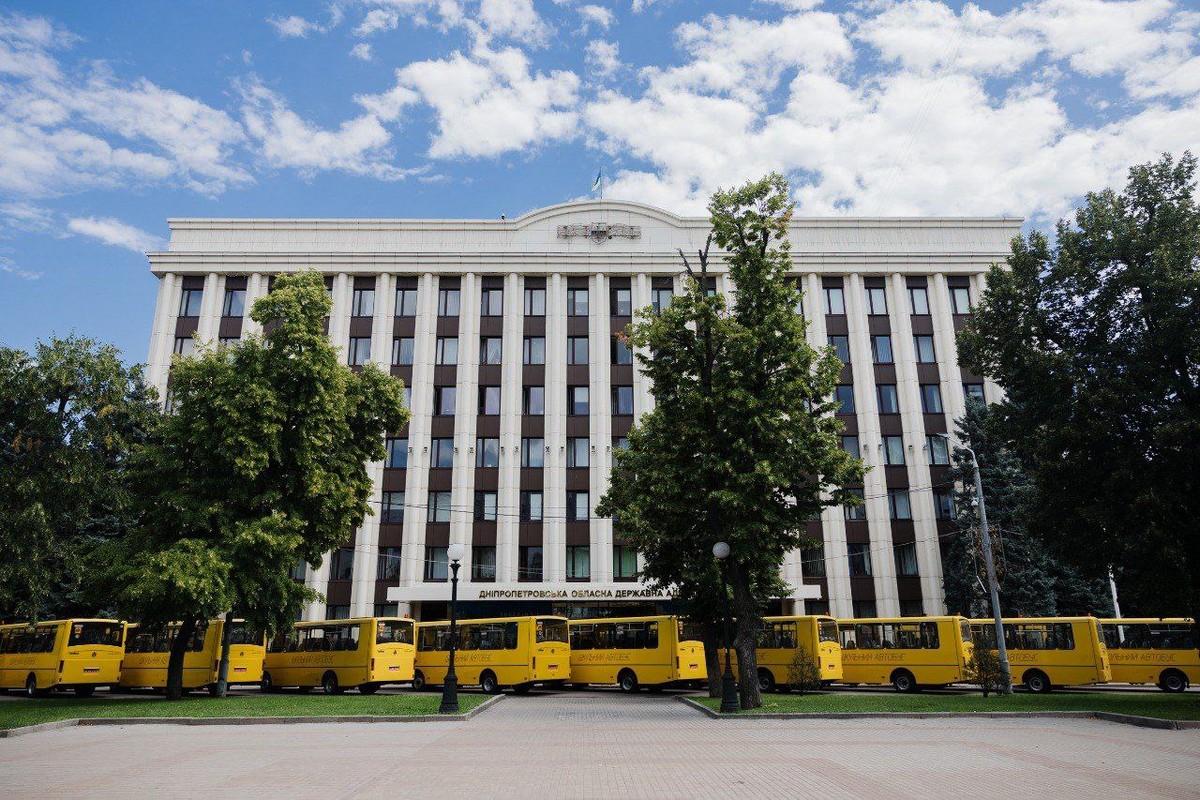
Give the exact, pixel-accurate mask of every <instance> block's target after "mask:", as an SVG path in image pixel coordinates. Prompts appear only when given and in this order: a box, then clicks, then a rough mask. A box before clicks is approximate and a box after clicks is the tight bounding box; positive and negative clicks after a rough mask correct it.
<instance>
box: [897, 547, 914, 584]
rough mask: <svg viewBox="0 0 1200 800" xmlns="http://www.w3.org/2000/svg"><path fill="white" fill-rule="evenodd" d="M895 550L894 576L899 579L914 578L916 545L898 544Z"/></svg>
mask: <svg viewBox="0 0 1200 800" xmlns="http://www.w3.org/2000/svg"><path fill="white" fill-rule="evenodd" d="M895 550H896V574H897V575H898V576H900V577H901V578H915V577H916V576H917V544H916V542H905V543H904V544H898V545H896V547H895Z"/></svg>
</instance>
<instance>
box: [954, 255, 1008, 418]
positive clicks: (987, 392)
mask: <svg viewBox="0 0 1200 800" xmlns="http://www.w3.org/2000/svg"><path fill="white" fill-rule="evenodd" d="M986 289H987V273H985V272H981V273H979V274H978V275H973V276H971V305H972V307H975V306H977V305H979V302H980V301H981V300H983V293H984V291H985V290H986ZM957 358H958V354H957V353H955V359H956V360H957ZM964 399H965V398H964ZM983 399H984V401H985V402H987V403H999V402H1001V401H1002V400H1004V389H1003V388H1001V386H1000V384H998V383H996V382H995V381H994V380H992V379H991V378H989V377H987V376H984V378H983ZM963 408H964V410H965V408H966V406H965V404H964V406H963Z"/></svg>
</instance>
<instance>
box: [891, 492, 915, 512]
mask: <svg viewBox="0 0 1200 800" xmlns="http://www.w3.org/2000/svg"><path fill="white" fill-rule="evenodd" d="M888 517H889V518H890V519H912V505H911V504H910V503H909V499H908V489H888Z"/></svg>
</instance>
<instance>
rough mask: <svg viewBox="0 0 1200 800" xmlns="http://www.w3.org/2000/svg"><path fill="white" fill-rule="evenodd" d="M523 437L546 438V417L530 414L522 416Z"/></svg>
mask: <svg viewBox="0 0 1200 800" xmlns="http://www.w3.org/2000/svg"><path fill="white" fill-rule="evenodd" d="M521 438H529V439H544V438H546V418H545V417H542V416H530V415H528V414H527V415H525V416H523V417H521Z"/></svg>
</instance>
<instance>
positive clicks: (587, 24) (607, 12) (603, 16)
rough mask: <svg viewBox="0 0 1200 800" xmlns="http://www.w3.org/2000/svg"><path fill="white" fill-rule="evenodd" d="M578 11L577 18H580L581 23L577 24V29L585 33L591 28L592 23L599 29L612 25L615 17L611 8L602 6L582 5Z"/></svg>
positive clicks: (604, 29)
mask: <svg viewBox="0 0 1200 800" xmlns="http://www.w3.org/2000/svg"><path fill="white" fill-rule="evenodd" d="M578 11H579V18H580V20H581V24H580V26H579V31H580V32H581V33H587V32H588V31H589V30H591V28H592V26H593V25H594V26H595V27H597V28H599V29H600V30H603V31H606V30H608V29H609V28H610V27H611V26H612V24H613V22H614V20H615V19H616V18H615V16H614V15H613V12H612V10H611V9H608V8H605V7H604V6H597V5H584V6H580V7H579V9H578Z"/></svg>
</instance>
